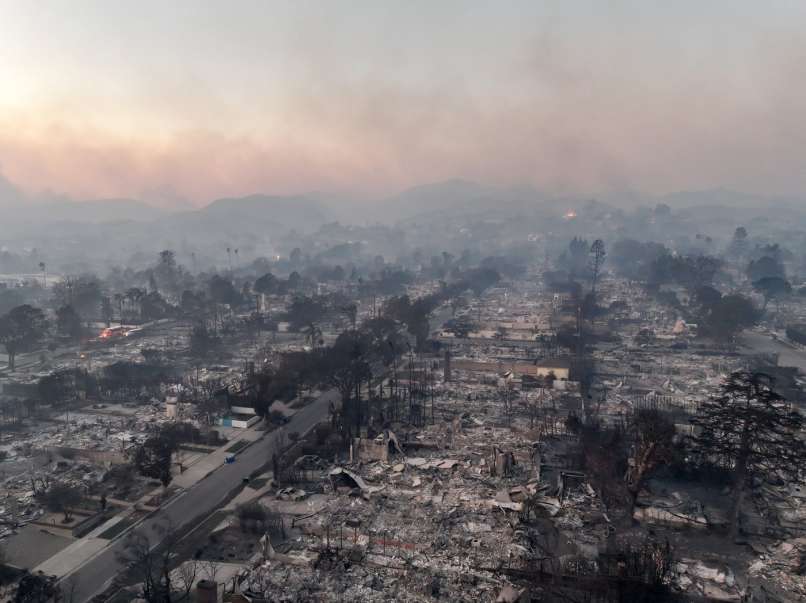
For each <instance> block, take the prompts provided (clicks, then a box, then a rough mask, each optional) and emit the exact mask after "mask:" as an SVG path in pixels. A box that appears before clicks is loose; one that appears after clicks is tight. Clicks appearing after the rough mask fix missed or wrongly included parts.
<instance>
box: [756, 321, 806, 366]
mask: <svg viewBox="0 0 806 603" xmlns="http://www.w3.org/2000/svg"><path fill="white" fill-rule="evenodd" d="M742 344H743V345H744V347H746V348H747V349H748V350H750V352H752V353H766V354H770V353H775V354H778V365H779V366H789V367H797V368H798V369H800V370H801V371H802V372H804V373H806V350H800V349H798V348H795V347H793V346H791V345H788V344H787V343H784V342H782V341H780V340H777V339H773V338H772V337H771V336H769V335H767V334H765V333H759V332H758V331H745V333H744V334H743V335H742Z"/></svg>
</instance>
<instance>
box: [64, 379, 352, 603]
mask: <svg viewBox="0 0 806 603" xmlns="http://www.w3.org/2000/svg"><path fill="white" fill-rule="evenodd" d="M337 399H338V392H336V391H335V390H331V391H328V392H326V393H324V394H322V395H321V396H320V397H319V398H317V399H316V400H315V401H314V402H312V403H311V404H309V405H308V406H306V407H305V408H302V409H301V410H300V411H299V412H297V413H296V414H295V415H294V416H293V417H292V418H291V420H290V421H289V422H288V423H287V424H286V426H285V427H284V428H283V430H282V431H284V432H285V433H286V434H288V433H291V432H294V431H296V432H299V433H300V434H303V433H305V432H306V431H307V430H309V429H311V428H312V427H313V426H314V425H316V424H317V423H318V422H319V421H320V420H321V419H322V418H324V417H325V416H327V411H328V405H329V404H330V403H331V402H335V401H336V400H337ZM279 433H281V430H275V431H273V432H271V433H268V434H267V435H266V436H265V437H263V438H262V439H260V440H258V441H257V442H255V443H254V444H253V445H252V446H250V447H249V448H247V449H245V450H244V451H243V452H242V453H240V454H238V457H237V461H236V462H235V463H233V464H231V465H222V466H221V467H219V468H218V469H217V470H216V471H214V472H213V473H211V474H210V475H209V476H207V477H206V478H205V479H202V480H201V481H200V482H198V483H197V484H196V485H195V486H193V487H191V488H189V489H188V490H187V491H186V492H184V493H183V494H182V495H181V496H179V497H178V498H176V499H174V501H173V502H170V503H169V504H168V505H167V506H166V507H164V508H162V509H160V510H159V511H157V512H156V513H155V514H154V515H153V516H151V517H149V518H147V519H145V520H144V521H143V522H142V523H141V524H140V525H139V526H137V528H136V529H138V530H146V531H147V532H148V534H149V536H152V535H153V534H154V532H153V531H152V530H151V528H152V527H153V526H155V525H157V524H160V523H166V522H167V523H170V524H171V525H172V526H173V527H174V528H177V529H178V528H182V527H186V526H189V525H191V524H193V523H198V522H199V521H201V520H203V519H204V518H205V517H207V516H208V515H209V514H210V513H211V512H213V511H214V510H215V509H217V508H218V507H219V506H221V504H222V503H223V502H224V499H225V498H226V497H227V495H228V494H229V493H230V492H231V491H232V490H234V489H235V488H236V487H238V486H239V485H240V484H241V483H242V482H243V479H244V478H246V477H249V475H250V474H251V473H252V472H254V471H256V470H257V469H259V468H260V467H262V466H263V465H265V464H266V463H267V462H268V461H269V459H270V458H271V454H272V451H273V449H274V445H275V442H276V441H277V437H278V434H279ZM124 541H125V538H119V539H117V540H114V541H112V542H111V544H110V545H109V546H108V547H106V548H105V549H103V550H102V551H101V552H100V553H99V554H98V555H96V556H95V557H93V558H92V559H91V560H90V561H88V562H87V563H86V564H84V565H83V566H81V567H80V568H79V569H78V570H76V571H75V572H73V573H72V574H70V575H69V576H65V578H64V579H65V580H68V579H69V580H71V582H73V583H75V585H76V591H75V600H76V601H88V600H89V599H91V598H92V597H93V596H95V595H96V594H98V593H100V592H102V591H103V590H104V589H105V588H106V587H107V586H108V585H109V583H110V582H111V581H112V580H113V579H114V578H115V577H116V576H117V575H118V574H119V573H120V571H121V569H122V567H121V564H120V563H119V562H118V560H117V553H119V552H121V551H122V549H123V544H124Z"/></svg>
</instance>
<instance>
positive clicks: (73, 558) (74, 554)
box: [33, 428, 266, 578]
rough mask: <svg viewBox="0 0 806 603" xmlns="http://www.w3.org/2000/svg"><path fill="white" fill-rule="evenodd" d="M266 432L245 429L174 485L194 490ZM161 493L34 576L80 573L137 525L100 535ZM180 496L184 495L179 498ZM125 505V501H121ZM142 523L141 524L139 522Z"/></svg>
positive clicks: (138, 503) (81, 541)
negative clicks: (245, 444) (243, 445)
mask: <svg viewBox="0 0 806 603" xmlns="http://www.w3.org/2000/svg"><path fill="white" fill-rule="evenodd" d="M265 433H266V432H264V431H257V430H256V429H254V428H250V429H244V430H243V432H242V433H239V434H238V435H239V437H237V438H235V439H232V440H230V441H229V442H227V443H226V444H225V445H223V446H221V447H220V448H217V449H216V450H214V451H213V452H211V453H209V454H207V455H205V456H204V457H203V458H201V459H199V460H198V461H197V462H195V463H194V464H193V465H191V466H190V467H189V468H188V469H186V470H185V471H184V472H183V473H182V474H180V475H177V476H176V477H174V479H173V481H172V482H171V485H175V486H179V487H180V488H182V489H184V490H187V489H188V488H190V487H192V486H194V485H195V484H197V483H198V482H200V481H201V480H203V479H204V478H205V477H207V476H208V475H210V473H212V472H213V471H215V470H216V469H218V468H219V467H221V466H222V465H224V459H226V458H227V457H228V456H229V455H230V454H237V453H238V452H240V451H242V450H244V448H239V449H238V451H237V452H235V453H233V452H228V451H227V449H228V448H230V447H232V446H234V445H235V444H236V442H240V441H247V442H249V443H251V442H255V441H257V440H259V439H260V438H262V437H263V435H264V434H265ZM161 492H162V487H159V488H157V489H155V490H152V491H150V492H148V493H146V494H144V495H143V496H142V497H141V498H140V499H139V500H137V501H135V502H134V503H125V504H126V505H127V506H128V508H126V509H123V510H122V511H121V512H120V513H118V514H116V515H115V516H114V517H110V518H109V519H108V520H106V521H105V522H104V523H102V524H101V525H99V526H98V527H97V528H95V529H94V530H92V532H90V533H89V534H87V535H86V536H84V537H83V538H80V539H78V540H76V541H75V542H73V543H72V544H70V545H69V546H67V547H66V548H64V549H62V550H61V551H59V552H58V553H56V554H55V555H54V556H53V557H51V558H50V559H48V560H46V561H43V562H42V563H40V564H39V565H38V566H36V567H35V568H34V570H33V571H34V572H40V571H41V572H42V573H44V574H45V575H49V576H57V577H59V578H61V577H63V576H66V575H68V574H70V573H72V572H74V571H75V570H76V569H78V568H79V567H80V566H81V565H83V564H84V563H86V562H87V561H89V560H90V559H92V558H93V557H94V556H95V555H97V554H98V553H99V552H100V551H102V550H103V549H104V548H105V547H107V546H108V545H110V544H111V543H113V542H114V541H115V540H116V539H117V538H119V537H120V536H122V535H123V534H125V533H126V532H128V531H129V530H131V529H133V528H135V527H136V526H137V524H136V523H135V524H133V525H131V526H129V527H127V528H126V529H125V530H123V531H122V532H121V533H120V534H118V535H117V536H115V538H112V539H106V538H100V535H101V534H103V533H104V532H106V530H108V529H109V528H111V527H113V526H115V525H117V524H118V523H120V522H122V521H126V520H127V519H128V518H129V517H131V515H133V514H134V513H135V509H136V508H141V509H144V510H150V509H151V507H148V506H147V505H146V504H145V503H146V502H147V501H148V500H150V499H151V498H153V497H154V496H155V495H156V494H159V493H161ZM180 496H181V494H180ZM175 498H176V497H174V498H172V499H171V500H170V501H168V502H169V504H170V502H172V501H173V500H175ZM120 502H123V501H120ZM138 523H139V521H138Z"/></svg>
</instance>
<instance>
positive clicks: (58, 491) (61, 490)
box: [43, 483, 84, 523]
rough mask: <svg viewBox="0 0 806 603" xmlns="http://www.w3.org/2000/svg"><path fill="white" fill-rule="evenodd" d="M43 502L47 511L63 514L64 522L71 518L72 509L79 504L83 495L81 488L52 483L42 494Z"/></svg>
mask: <svg viewBox="0 0 806 603" xmlns="http://www.w3.org/2000/svg"><path fill="white" fill-rule="evenodd" d="M43 498H44V503H45V506H46V507H47V508H48V510H49V511H53V512H54V513H62V514H64V522H63V523H69V522H70V521H71V520H72V518H73V509H74V508H75V507H77V506H78V505H80V504H81V502H82V501H83V500H84V496H83V494H82V493H81V490H80V489H79V488H77V487H75V486H71V485H70V484H65V483H56V484H53V485H52V486H51V487H50V488H49V489H48V491H47V492H45V494H44V497H43Z"/></svg>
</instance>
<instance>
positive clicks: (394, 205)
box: [374, 180, 540, 222]
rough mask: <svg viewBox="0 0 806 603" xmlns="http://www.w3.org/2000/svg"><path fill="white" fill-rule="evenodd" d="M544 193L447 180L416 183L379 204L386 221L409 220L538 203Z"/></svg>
mask: <svg viewBox="0 0 806 603" xmlns="http://www.w3.org/2000/svg"><path fill="white" fill-rule="evenodd" d="M539 200H540V194H539V193H538V192H537V191H536V190H534V189H532V188H528V187H527V188H499V187H493V186H487V185H483V184H478V183H476V182H469V181H467V180H447V181H445V182H437V183H433V184H425V185H422V186H416V187H413V188H410V189H407V190H405V191H402V192H400V193H398V194H396V195H393V196H391V197H388V198H386V199H383V200H380V201H378V202H377V203H375V204H374V205H375V208H376V211H377V213H378V214H379V216H381V217H380V219H381V220H382V221H386V222H390V221H392V222H393V221H406V220H410V219H413V218H421V217H426V216H428V215H434V214H440V213H444V212H457V211H463V212H479V211H485V210H491V209H495V208H497V207H501V205H502V204H508V205H510V204H524V203H538V202H539Z"/></svg>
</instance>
